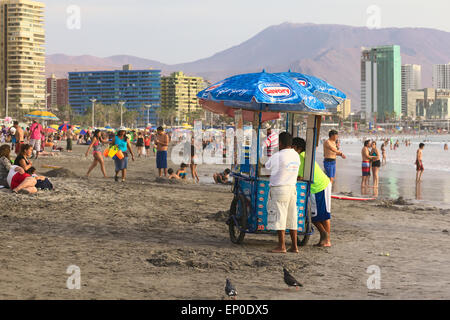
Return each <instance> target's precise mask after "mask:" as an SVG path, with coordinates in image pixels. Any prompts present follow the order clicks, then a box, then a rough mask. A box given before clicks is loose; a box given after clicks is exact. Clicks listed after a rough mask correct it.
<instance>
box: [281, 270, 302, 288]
mask: <svg viewBox="0 0 450 320" xmlns="http://www.w3.org/2000/svg"><path fill="white" fill-rule="evenodd" d="M283 272H284V282H285V283H286V284H287V285H288V289H289V287H295V289H296V290H298V287H303V285H302V284H301V283H300V282H298V281H297V280H296V279H295V278H294V277H293V276H292V275H291V274H290V273H289V272H288V271H287V270H286V268H283Z"/></svg>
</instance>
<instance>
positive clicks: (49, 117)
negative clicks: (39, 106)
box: [25, 110, 59, 120]
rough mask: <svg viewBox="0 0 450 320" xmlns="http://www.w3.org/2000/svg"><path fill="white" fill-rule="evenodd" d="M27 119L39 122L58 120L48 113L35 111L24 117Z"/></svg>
mask: <svg viewBox="0 0 450 320" xmlns="http://www.w3.org/2000/svg"><path fill="white" fill-rule="evenodd" d="M25 117H27V118H32V119H40V120H59V118H58V117H57V116H55V115H54V114H53V113H51V112H48V111H42V110H35V111H32V112H30V113H28V114H26V115H25Z"/></svg>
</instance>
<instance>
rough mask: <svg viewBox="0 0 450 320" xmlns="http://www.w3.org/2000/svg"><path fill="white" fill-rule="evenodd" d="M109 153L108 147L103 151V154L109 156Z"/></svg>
mask: <svg viewBox="0 0 450 320" xmlns="http://www.w3.org/2000/svg"><path fill="white" fill-rule="evenodd" d="M108 153H109V148H106V149H105V150H104V151H103V156H105V157H108Z"/></svg>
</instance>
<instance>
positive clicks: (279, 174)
mask: <svg viewBox="0 0 450 320" xmlns="http://www.w3.org/2000/svg"><path fill="white" fill-rule="evenodd" d="M278 143H279V150H280V151H278V152H277V153H275V154H273V155H272V156H271V157H270V158H269V160H268V161H267V162H266V165H265V166H266V168H267V169H268V170H270V173H271V176H270V182H269V185H270V192H269V199H268V201H267V212H268V216H267V229H268V230H276V231H277V233H278V246H277V247H276V248H275V249H273V250H272V251H271V252H273V253H286V244H285V234H286V229H289V234H290V236H291V240H292V243H291V248H290V249H289V252H294V253H297V252H298V248H297V228H298V217H297V214H298V213H297V188H296V184H297V175H298V169H299V167H300V158H299V156H298V154H297V152H295V150H294V149H292V136H291V135H290V134H289V133H288V132H282V133H280V135H279V136H278Z"/></svg>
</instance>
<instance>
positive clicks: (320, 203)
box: [292, 138, 332, 247]
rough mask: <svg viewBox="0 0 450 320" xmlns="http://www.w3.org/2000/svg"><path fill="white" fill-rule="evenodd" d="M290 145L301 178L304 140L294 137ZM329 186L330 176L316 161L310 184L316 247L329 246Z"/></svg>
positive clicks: (303, 169) (303, 163)
mask: <svg viewBox="0 0 450 320" xmlns="http://www.w3.org/2000/svg"><path fill="white" fill-rule="evenodd" d="M292 147H293V148H294V150H295V151H296V152H297V153H298V154H299V156H300V168H299V170H298V177H299V180H303V177H304V171H305V150H306V141H305V140H304V139H302V138H294V139H293V140H292ZM331 187H332V183H331V180H330V178H329V177H328V176H327V175H326V174H325V172H323V171H322V169H321V168H320V166H319V165H318V164H317V162H316V163H315V165H314V183H313V184H311V195H310V198H309V199H310V203H311V221H312V223H313V224H314V225H315V226H316V228H317V230H319V233H320V240H319V243H317V244H316V246H318V247H331V240H330V234H331V224H330V220H331Z"/></svg>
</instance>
